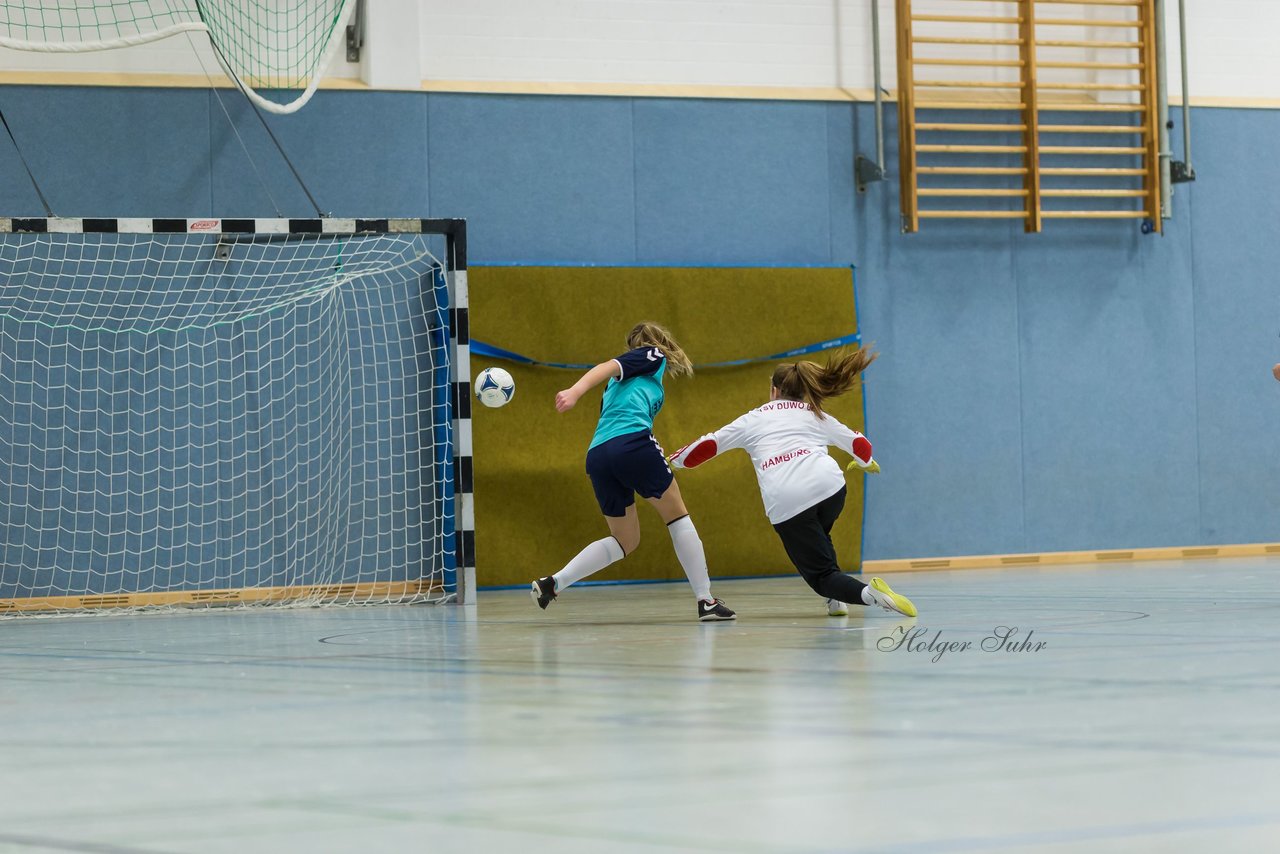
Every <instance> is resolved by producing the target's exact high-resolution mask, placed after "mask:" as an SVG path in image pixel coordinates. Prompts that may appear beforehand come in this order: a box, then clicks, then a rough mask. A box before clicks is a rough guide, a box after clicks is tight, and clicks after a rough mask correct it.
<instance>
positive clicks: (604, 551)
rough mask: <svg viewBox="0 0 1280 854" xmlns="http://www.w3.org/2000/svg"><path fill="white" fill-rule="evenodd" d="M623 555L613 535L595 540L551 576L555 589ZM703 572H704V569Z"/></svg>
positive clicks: (613, 561) (566, 585) (559, 588)
mask: <svg viewBox="0 0 1280 854" xmlns="http://www.w3.org/2000/svg"><path fill="white" fill-rule="evenodd" d="M624 557H626V554H625V553H624V552H623V551H622V546H620V545H618V541H617V540H615V539H614V538H613V537H605V538H604V539H603V540H596V541H595V542H594V543H591V544H590V545H589V546H587V547H586V548H585V549H583V550H582V551H580V552H578V554H577V556H576V557H575V558H574V559H573V560H571V561H569V562H568V563H567V564H565V567H564V569H562V570H560V571H559V572H557V573H556V574H555V575H553V576H552V578H554V579H555V580H556V591H557V592H559V591H561V590H563V589H565V588H566V587H568V586H569V585H570V584H573V583H574V582H576V581H581V580H582V579H584V578H586V577H587V576H588V575H591V574H592V573H595V572H599V571H600V570H602V569H604V568H605V567H606V566H608V565H609V564H611V563H615V562H617V561H620V560H622V559H623V558H624ZM703 572H704V574H705V572H706V570H703Z"/></svg>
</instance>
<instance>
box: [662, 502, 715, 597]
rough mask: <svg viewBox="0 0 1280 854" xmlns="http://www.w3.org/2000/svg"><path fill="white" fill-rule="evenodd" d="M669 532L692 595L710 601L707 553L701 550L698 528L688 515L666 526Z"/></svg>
mask: <svg viewBox="0 0 1280 854" xmlns="http://www.w3.org/2000/svg"><path fill="white" fill-rule="evenodd" d="M667 531H668V532H669V533H670V534H671V544H672V545H674V546H675V547H676V557H678V558H679V559H680V565H681V566H682V567H684V574H685V575H686V576H688V578H689V583H690V584H692V585H693V595H695V596H697V597H698V598H699V599H704V600H707V601H710V599H711V576H709V575H707V554H706V552H704V551H703V550H702V538H701V537H699V536H698V529H697V528H695V527H693V520H692V519H690V518H689V517H688V516H684V517H681V518H679V519H677V520H675V521H674V522H672V523H671V524H670V525H668V526H667Z"/></svg>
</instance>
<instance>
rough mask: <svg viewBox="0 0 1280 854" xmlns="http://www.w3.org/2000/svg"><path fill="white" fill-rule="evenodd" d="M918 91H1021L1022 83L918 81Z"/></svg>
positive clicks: (1005, 81) (1015, 81)
mask: <svg viewBox="0 0 1280 854" xmlns="http://www.w3.org/2000/svg"><path fill="white" fill-rule="evenodd" d="M916 88H917V89H938V88H942V89H1021V88H1022V83H1021V81H1017V80H1013V81H1009V80H917V81H916Z"/></svg>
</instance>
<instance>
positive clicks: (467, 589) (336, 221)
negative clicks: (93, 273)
mask: <svg viewBox="0 0 1280 854" xmlns="http://www.w3.org/2000/svg"><path fill="white" fill-rule="evenodd" d="M0 234H212V235H218V234H226V235H235V236H237V237H244V236H246V235H299V236H324V235H333V236H344V235H350V236H356V235H364V234H370V235H377V234H423V235H438V236H441V237H443V238H444V241H445V252H444V258H443V259H441V260H442V261H443V263H444V274H445V282H446V286H447V289H448V293H449V311H448V315H447V317H448V323H449V386H450V395H449V402H450V407H451V415H452V417H451V418H450V423H449V425H448V427H449V430H450V439H451V441H452V446H453V460H452V463H453V498H452V507H451V509H452V511H453V520H454V529H453V542H452V543H447V544H446V546H445V552H446V554H449V555H451V556H452V558H453V564H454V568H453V570H452V573H453V580H452V582H450V580H449V577H448V576H449V572H450V571H449V570H446V572H445V581H444V587H445V591H446V594H447V598H446V601H448V602H452V603H454V604H458V605H475V597H476V593H475V590H476V559H475V495H474V478H473V469H472V441H471V436H472V433H471V330H470V320H469V317H468V313H469V301H468V291H467V222H466V220H465V219H444V218H432V217H408V218H395V217H384V218H363V217H332V216H330V217H313V218H305V219H285V218H236V217H192V218H186V219H183V218H137V217H0ZM451 587H452V590H450V588H451ZM282 590H283V588H271V589H270V590H262V591H255V590H253V589H252V588H250V589H245V590H242V591H237V590H201V591H188V592H186V593H180V592H179V591H172V592H169V593H164V594H145V593H138V594H130V593H122V594H105V595H92V594H90V595H84V596H71V597H67V598H68V599H75V600H79V601H77V602H75V603H74V607H76V609H77V610H79V609H98V608H119V607H131V606H137V605H147V604H178V605H202V604H203V605H235V604H248V603H251V602H263V601H273V600H276V599H282V598H291V597H286V596H283V595H281V591H282ZM255 592H257V593H259V594H260V595H254V594H255ZM241 594H243V595H241ZM152 600H155V601H152ZM18 601H20V600H9V601H7V602H0V613H3V612H6V611H8V612H10V613H13V612H23V611H28V610H48V608H47V607H46V608H32V609H29V608H25V607H22V606H21V605H18V604H17V602H18ZM68 604H71V603H68ZM6 605H7V606H8V607H4V606H6Z"/></svg>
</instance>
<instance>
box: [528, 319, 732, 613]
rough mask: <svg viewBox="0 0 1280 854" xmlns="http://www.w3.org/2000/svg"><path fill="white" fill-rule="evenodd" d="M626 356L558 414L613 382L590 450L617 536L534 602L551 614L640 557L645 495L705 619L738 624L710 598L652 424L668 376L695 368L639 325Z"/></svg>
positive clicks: (703, 560)
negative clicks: (609, 569) (639, 503)
mask: <svg viewBox="0 0 1280 854" xmlns="http://www.w3.org/2000/svg"><path fill="white" fill-rule="evenodd" d="M627 348H628V349H627V352H625V353H623V354H622V355H621V356H618V357H617V358H614V359H610V360H609V361H607V362H601V363H600V364H598V365H596V366H595V367H594V368H592V369H591V370H589V371H587V372H586V373H585V374H583V376H582V378H581V379H579V380H578V381H577V382H576V383H574V384H573V385H572V386H571V387H569V388H567V389H565V390H563V391H560V392H557V393H556V411H557V412H568V411H569V410H570V409H572V408H573V407H574V405H575V404H576V403H577V402H578V400H579V399H580V398H581V397H582V396H583V395H584V394H586V393H587V392H588V391H590V390H591V389H593V388H595V387H596V386H598V385H599V384H600V383H602V382H605V381H606V380H607V381H608V385H607V386H605V390H604V397H603V400H602V401H601V402H600V421H599V423H598V424H597V425H596V432H595V435H594V436H592V438H591V445H590V446H589V447H588V448H587V476H588V477H590V478H591V488H592V489H593V490H594V491H595V494H596V503H598V504H599V505H600V512H601V513H603V514H604V518H605V522H607V523H608V524H609V534H610V536H608V537H605V538H604V539H603V540H596V541H595V542H594V543H591V544H589V545H588V546H587V547H586V548H584V549H583V550H582V551H580V552H578V554H577V556H576V557H574V558H573V560H571V561H569V562H568V563H567V564H565V566H564V568H563V569H561V570H560V571H559V572H557V573H556V574H555V575H548V576H545V577H543V578H539V579H538V580H536V581H534V582H533V584H532V585H531V586H530V591H529V592H530V595H531V596H532V597H533V601H535V602H537V603H538V607H539V608H544V609H545V608H546V607H547V606H548V605H550V604H551V602H552V600H554V599H555V598H556V596H557V595H558V594H559V593H561V592H562V591H563V590H564V589H565V588H566V587H568V586H569V585H570V584H573V583H574V582H575V581H581V580H582V579H584V578H586V577H587V576H588V575H591V574H592V573H595V572H599V571H600V570H602V569H604V568H605V567H606V566H608V565H609V564H611V563H614V562H616V561H620V560H622V559H623V558H624V557H626V556H627V555H629V554H631V553H632V552H633V551H635V549H636V546H638V545H640V519H639V518H638V517H637V516H636V493H639V494H640V496H641V497H642V498H646V499H648V500H649V503H650V504H652V505H653V507H654V509H655V510H657V511H658V514H659V515H660V516H662V521H664V522H666V523H667V533H669V534H670V535H671V543H672V545H673V546H675V550H676V557H677V558H679V559H680V565H681V566H682V567H683V568H684V573H685V575H686V576H688V578H689V584H691V585H692V586H693V592H694V596H696V597H697V600H698V619H699V620H701V621H703V622H712V621H716V620H732V619H734V617H735V614H734V613H733V611H730V610H729V609H728V608H727V607H725V604H724V603H723V602H721V601H720V600H719V599H716V598H715V597H714V596H712V595H711V578H710V576H709V575H708V574H707V557H706V554H705V553H704V551H703V549H702V540H701V539H700V538H699V537H698V529H697V528H695V527H694V526H693V520H692V519H690V518H689V511H688V510H686V509H685V506H684V499H682V498H681V497H680V487H679V486H677V485H676V482H675V476H674V475H672V473H671V467H670V466H668V465H667V460H666V456H665V455H664V454H663V452H662V448H661V447H660V446H659V445H658V440H657V439H655V438H653V419H654V417H655V416H656V415H657V414H658V410H660V409H661V408H662V402H663V400H664V399H665V392H664V391H663V388H662V378H663V376H664V375H665V374H666V373H667V372H668V371H670V372H671V374H672V376H687V375H689V374H692V373H693V365H692V364H690V362H689V357H688V356H686V355H685V354H684V350H682V349H680V345H679V344H677V343H676V340H675V339H674V338H672V337H671V333H670V332H668V331H667V330H666V329H664V328H663V327H661V326H659V325H658V324H656V323H649V322H645V323H639V324H636V326H635V327H634V328H632V330H631V332H630V333H628V334H627Z"/></svg>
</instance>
